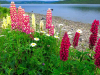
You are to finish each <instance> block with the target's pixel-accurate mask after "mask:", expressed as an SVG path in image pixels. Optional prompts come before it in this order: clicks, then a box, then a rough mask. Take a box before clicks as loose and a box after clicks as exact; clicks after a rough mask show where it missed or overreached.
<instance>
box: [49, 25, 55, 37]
mask: <svg viewBox="0 0 100 75" xmlns="http://www.w3.org/2000/svg"><path fill="white" fill-rule="evenodd" d="M49 35H50V36H53V35H54V25H51V26H50V29H49Z"/></svg>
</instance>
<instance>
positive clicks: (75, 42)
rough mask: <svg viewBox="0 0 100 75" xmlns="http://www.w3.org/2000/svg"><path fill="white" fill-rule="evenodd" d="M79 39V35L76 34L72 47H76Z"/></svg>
mask: <svg viewBox="0 0 100 75" xmlns="http://www.w3.org/2000/svg"><path fill="white" fill-rule="evenodd" d="M79 37H80V33H78V32H76V33H75V36H74V40H73V46H74V48H76V46H78V40H79Z"/></svg>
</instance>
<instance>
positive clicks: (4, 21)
mask: <svg viewBox="0 0 100 75" xmlns="http://www.w3.org/2000/svg"><path fill="white" fill-rule="evenodd" d="M7 26H8V25H7V21H6V19H5V17H3V24H2V28H3V29H6V28H7Z"/></svg>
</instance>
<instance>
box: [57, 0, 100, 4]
mask: <svg viewBox="0 0 100 75" xmlns="http://www.w3.org/2000/svg"><path fill="white" fill-rule="evenodd" d="M55 4H100V0H64V1H59V2H55Z"/></svg>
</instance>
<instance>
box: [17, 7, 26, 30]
mask: <svg viewBox="0 0 100 75" xmlns="http://www.w3.org/2000/svg"><path fill="white" fill-rule="evenodd" d="M23 14H25V11H24V9H22V8H21V6H19V8H18V19H19V30H23V29H22V26H23V25H24V23H23V21H24V18H25V17H24V16H23Z"/></svg>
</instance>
